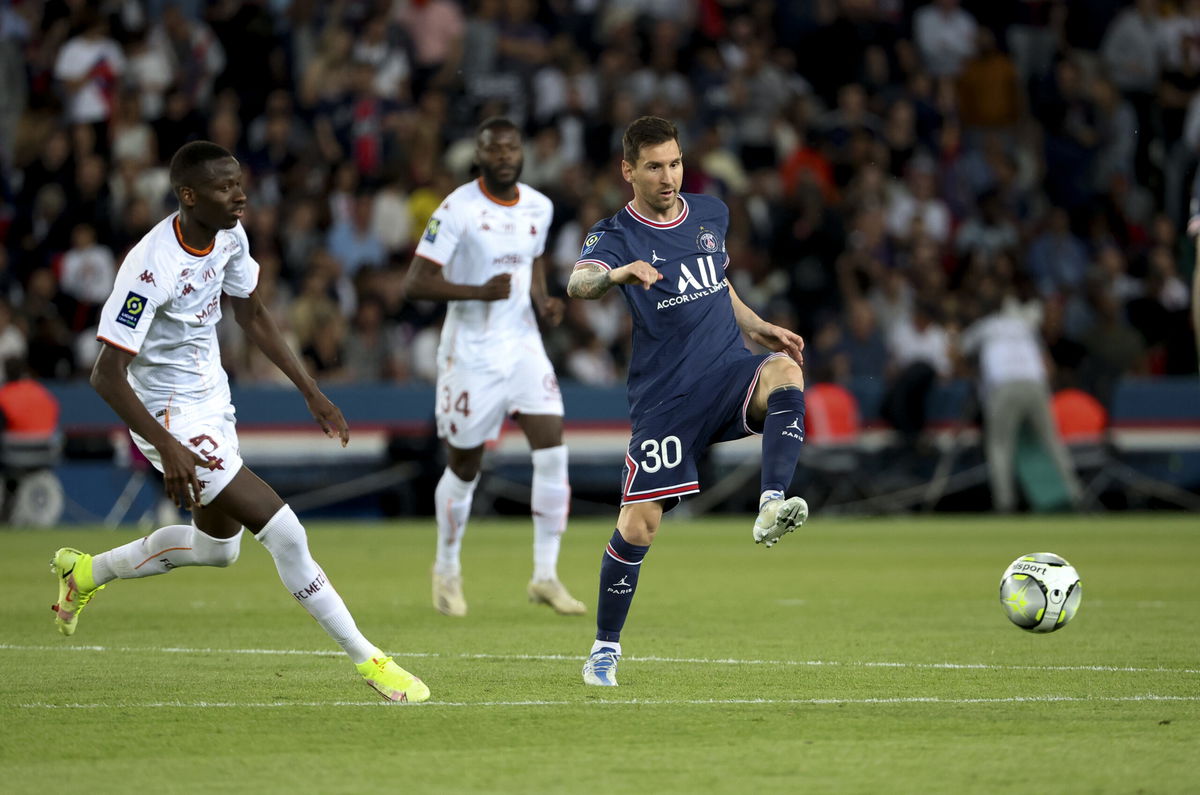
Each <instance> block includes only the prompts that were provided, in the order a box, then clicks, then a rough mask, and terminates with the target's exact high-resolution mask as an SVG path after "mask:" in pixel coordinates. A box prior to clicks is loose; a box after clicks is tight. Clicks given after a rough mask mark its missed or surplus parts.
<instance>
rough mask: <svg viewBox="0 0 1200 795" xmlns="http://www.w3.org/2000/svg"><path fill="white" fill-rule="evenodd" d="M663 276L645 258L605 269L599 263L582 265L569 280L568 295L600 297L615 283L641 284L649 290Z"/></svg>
mask: <svg viewBox="0 0 1200 795" xmlns="http://www.w3.org/2000/svg"><path fill="white" fill-rule="evenodd" d="M662 277H663V275H662V272H661V271H659V270H658V269H657V268H655V267H654V266H653V265H651V264H650V263H649V262H646V261H645V260H641V259H638V260H634V261H633V262H631V263H629V264H628V265H622V266H621V267H619V268H613V269H612V270H610V271H606V270H604V268H601V267H600V266H599V265H592V264H588V265H580V266H579V267H577V268H576V269H575V272H574V273H572V274H571V280H570V281H569V282H567V295H569V296H571V297H572V298H600V297H601V296H603V295H604V294H605V293H607V292H608V289H609V288H610V287H612V286H613V285H614V284H640V285H642V289H644V290H649V289H650V288H651V287H653V286H654V283H655V282H657V281H658V280H659V279H661V278H662Z"/></svg>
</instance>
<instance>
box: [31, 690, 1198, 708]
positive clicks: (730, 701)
mask: <svg viewBox="0 0 1200 795" xmlns="http://www.w3.org/2000/svg"><path fill="white" fill-rule="evenodd" d="M1140 701H1200V696H1164V695H1157V694H1154V693H1145V694H1142V695H1137V696H1010V697H1007V698H942V697H940V696H912V697H908V698H727V699H725V698H703V699H650V698H646V699H643V698H631V699H621V700H617V699H604V700H591V699H588V700H580V701H430V702H427V703H425V704H402V705H398V704H393V703H391V702H387V701H257V702H253V701H252V702H232V701H151V702H146V703H142V704H47V703H44V702H35V703H32V704H22V705H21V707H22V708H23V709H276V708H279V707H394V706H404V707H420V708H421V709H431V708H434V707H570V706H580V707H629V706H652V707H679V706H709V705H744V706H756V705H765V706H831V705H836V704H851V705H868V706H869V705H881V706H886V705H890V704H951V705H953V704H1057V703H1076V702H1091V703H1118V702H1121V703H1124V702H1140Z"/></svg>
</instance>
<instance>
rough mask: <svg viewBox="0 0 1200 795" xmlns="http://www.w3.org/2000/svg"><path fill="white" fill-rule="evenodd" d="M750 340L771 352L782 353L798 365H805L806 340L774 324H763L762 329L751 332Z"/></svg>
mask: <svg viewBox="0 0 1200 795" xmlns="http://www.w3.org/2000/svg"><path fill="white" fill-rule="evenodd" d="M749 336H750V339H752V340H754V341H755V342H757V343H758V344H759V345H761V346H763V347H764V348H766V349H767V350H770V351H781V352H783V353H786V354H787V355H788V356H790V357H791V359H792V361H794V362H795V363H796V364H800V365H802V364H804V338H803V337H801V336H800V335H799V334H797V333H796V332H794V331H788V330H787V329H785V328H783V327H782V326H776V325H774V324H773V323H763V325H762V328H760V329H757V330H756V331H752V332H750V335H749Z"/></svg>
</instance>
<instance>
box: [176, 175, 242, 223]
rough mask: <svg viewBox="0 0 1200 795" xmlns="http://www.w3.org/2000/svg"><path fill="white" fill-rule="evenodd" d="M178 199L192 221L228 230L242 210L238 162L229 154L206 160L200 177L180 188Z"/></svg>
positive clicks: (236, 220) (240, 216)
mask: <svg viewBox="0 0 1200 795" xmlns="http://www.w3.org/2000/svg"><path fill="white" fill-rule="evenodd" d="M181 198H182V199H183V201H184V204H185V205H187V207H188V211H189V213H190V214H191V216H192V218H194V219H195V220H197V221H199V222H200V223H202V224H204V225H205V226H207V227H209V228H211V229H232V228H233V227H235V226H237V222H238V221H240V220H241V219H242V213H243V212H244V211H245V209H246V192H245V191H244V190H242V167H241V165H240V164H239V163H238V161H237V159H236V158H233V157H226V158H224V159H221V160H213V161H210V162H209V163H208V164H207V168H206V170H205V172H204V176H203V177H202V178H201V179H199V180H197V182H196V184H195V185H194V186H192V187H189V188H184V190H183V192H182V195H181ZM189 199H190V201H189Z"/></svg>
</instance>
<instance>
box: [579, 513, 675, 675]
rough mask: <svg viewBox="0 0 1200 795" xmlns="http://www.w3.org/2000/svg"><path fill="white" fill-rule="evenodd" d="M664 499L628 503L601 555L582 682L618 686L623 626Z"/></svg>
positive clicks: (660, 518) (659, 520) (660, 519)
mask: <svg viewBox="0 0 1200 795" xmlns="http://www.w3.org/2000/svg"><path fill="white" fill-rule="evenodd" d="M662 513H663V509H662V503H659V502H639V503H633V504H630V505H625V506H623V507H622V508H621V513H620V515H619V516H618V517H617V529H616V530H615V531H614V532H613V534H612V538H611V539H609V542H608V544H607V546H605V548H604V554H603V555H602V556H601V558H600V597H599V599H598V601H597V602H596V641H595V643H593V644H592V650H591V653H590V654H589V655H588V658H587V660H586V661H585V662H584V663H583V682H584V684H588V685H599V686H602V687H616V686H617V662H618V661H619V660H620V659H621V630H622V629H623V628H624V627H625V619H626V617H628V615H629V608H630V606H631V605H632V604H633V594H634V592H635V591H636V590H637V584H638V576H639V574H640V573H641V569H642V561H643V559H644V558H645V557H646V553H647V552H649V551H650V544H651V542H653V541H654V536H655V534H656V533H657V532H658V526H659V524H660V523H661V522H662Z"/></svg>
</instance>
